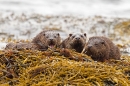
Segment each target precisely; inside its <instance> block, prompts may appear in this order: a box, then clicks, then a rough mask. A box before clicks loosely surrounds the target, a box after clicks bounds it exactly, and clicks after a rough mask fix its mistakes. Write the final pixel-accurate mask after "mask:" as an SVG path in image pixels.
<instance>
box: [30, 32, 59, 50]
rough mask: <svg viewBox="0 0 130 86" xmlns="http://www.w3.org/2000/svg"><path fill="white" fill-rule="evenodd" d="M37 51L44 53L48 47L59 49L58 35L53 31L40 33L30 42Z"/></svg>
mask: <svg viewBox="0 0 130 86" xmlns="http://www.w3.org/2000/svg"><path fill="white" fill-rule="evenodd" d="M32 43H34V44H35V45H36V46H37V48H38V50H41V51H44V50H47V49H48V48H49V47H50V48H54V47H59V46H60V43H61V37H60V34H59V33H58V32H57V31H55V30H44V31H42V32H40V33H39V34H38V35H36V37H34V39H33V40H32Z"/></svg>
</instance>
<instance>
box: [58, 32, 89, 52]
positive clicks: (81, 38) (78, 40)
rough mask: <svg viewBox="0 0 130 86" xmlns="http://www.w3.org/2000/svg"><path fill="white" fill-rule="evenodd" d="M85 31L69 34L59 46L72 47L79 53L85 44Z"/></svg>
mask: <svg viewBox="0 0 130 86" xmlns="http://www.w3.org/2000/svg"><path fill="white" fill-rule="evenodd" d="M86 39H87V36H86V33H74V34H69V37H67V38H66V39H65V40H63V42H62V43H61V48H68V49H74V50H75V51H76V52H79V53H81V52H82V50H83V48H84V46H85V44H86Z"/></svg>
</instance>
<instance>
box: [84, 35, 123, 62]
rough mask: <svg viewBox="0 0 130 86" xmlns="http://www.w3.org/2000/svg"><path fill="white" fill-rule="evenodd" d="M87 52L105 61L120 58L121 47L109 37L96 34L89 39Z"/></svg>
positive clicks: (98, 59)
mask: <svg viewBox="0 0 130 86" xmlns="http://www.w3.org/2000/svg"><path fill="white" fill-rule="evenodd" d="M85 53H86V54H87V55H89V56H91V58H92V59H93V60H95V61H101V62H104V61H106V60H109V59H116V60H119V59H120V56H121V54H120V50H119V48H118V47H117V46H116V45H115V44H114V43H113V42H112V41H111V40H110V39H108V38H106V37H100V36H95V37H91V38H89V40H88V43H87V45H86V49H85Z"/></svg>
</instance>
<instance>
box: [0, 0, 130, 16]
mask: <svg viewBox="0 0 130 86" xmlns="http://www.w3.org/2000/svg"><path fill="white" fill-rule="evenodd" d="M0 11H1V12H10V11H14V12H19V13H21V12H26V13H40V14H43V15H66V14H67V15H68V14H70V15H80V16H92V15H101V16H108V17H125V18H130V0H0Z"/></svg>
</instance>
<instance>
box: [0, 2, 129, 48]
mask: <svg viewBox="0 0 130 86" xmlns="http://www.w3.org/2000/svg"><path fill="white" fill-rule="evenodd" d="M129 18H130V0H0V38H1V40H3V39H7V38H13V39H17V40H18V39H25V40H26V39H32V38H33V37H34V36H35V35H36V34H38V33H39V32H40V31H42V30H43V29H45V28H58V29H60V30H63V31H64V32H66V33H72V32H83V33H84V32H86V33H87V34H88V37H89V36H93V35H103V36H109V37H110V36H112V35H114V38H115V39H121V36H120V35H119V34H118V33H115V31H114V29H113V28H114V26H115V25H116V24H118V23H120V22H123V21H129ZM61 34H62V32H61ZM65 35H66V34H64V33H63V34H62V38H63V39H64V38H65V37H66V36H65ZM124 38H126V37H124ZM124 38H123V39H124ZM3 45H5V43H3V44H2V43H1V46H3Z"/></svg>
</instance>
